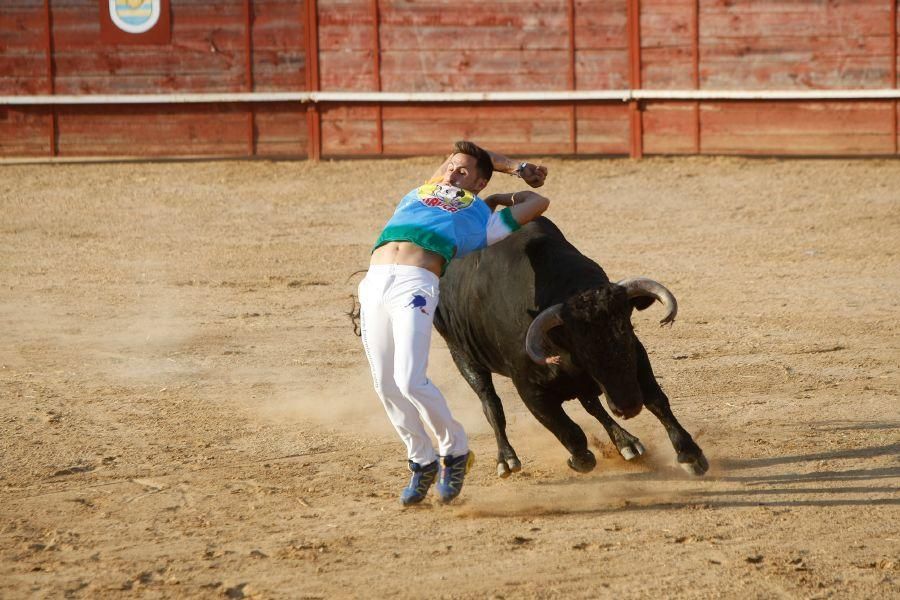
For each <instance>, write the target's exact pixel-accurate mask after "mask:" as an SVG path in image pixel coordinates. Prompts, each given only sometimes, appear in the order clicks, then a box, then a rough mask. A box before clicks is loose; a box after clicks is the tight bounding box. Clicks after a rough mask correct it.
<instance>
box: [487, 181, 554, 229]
mask: <svg viewBox="0 0 900 600" xmlns="http://www.w3.org/2000/svg"><path fill="white" fill-rule="evenodd" d="M484 203H485V204H487V205H488V206H489V207H490V208H491V210H494V208H496V207H497V206H508V207H509V212H510V214H512V216H513V218H514V219H515V220H516V222H517V223H518V224H519V225H524V224H526V223H529V222H531V221H533V220H534V219H536V218H538V217H539V216H541V215H542V214H544V211H545V210H547V207H549V206H550V200H548V199H547V198H545V197H544V196H541V195H540V194H538V193H537V192H532V191H529V190H524V191H521V192H513V193H512V194H492V195H490V196H488V197H487V198H485V199H484Z"/></svg>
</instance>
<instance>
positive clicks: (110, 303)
mask: <svg viewBox="0 0 900 600" xmlns="http://www.w3.org/2000/svg"><path fill="white" fill-rule="evenodd" d="M438 160H439V159H437V158H435V157H432V158H419V159H409V160H384V161H345V162H322V163H320V164H310V163H304V162H264V161H257V162H237V161H220V162H180V163H121V164H54V165H9V164H7V165H3V166H0V256H2V261H0V331H2V343H0V582H2V584H0V586H2V592H0V596H2V597H4V598H26V597H54V598H59V597H64V596H65V597H84V598H107V597H124V596H127V597H132V596H138V597H146V598H181V597H197V598H206V597H216V596H219V597H228V598H241V597H252V598H306V599H314V598H354V597H358V598H378V597H385V596H390V597H400V598H407V597H408V598H419V597H422V598H424V597H428V598H431V597H434V598H438V597H444V598H488V597H492V598H607V597H609V598H612V597H624V598H662V597H670V598H897V597H898V596H900V495H898V489H900V488H898V484H900V460H898V459H900V410H898V407H900V404H898V399H900V392H898V390H900V385H898V384H900V367H898V363H900V337H898V332H900V320H898V315H900V191H898V190H900V161H883V160H820V161H817V160H790V161H782V160H774V159H765V160H746V159H740V158H733V159H732V158H728V159H724V158H689V159H677V160H676V159H648V160H643V161H630V160H577V161H575V160H562V159H546V160H544V161H543V162H544V163H545V164H547V165H548V166H549V168H550V177H549V179H548V182H547V185H546V186H545V187H544V191H545V193H546V195H547V196H549V197H550V198H551V200H552V204H551V207H550V210H549V211H548V213H547V215H548V216H549V217H550V218H551V219H553V220H554V221H555V222H556V223H557V224H558V225H559V226H560V228H561V229H562V230H563V231H564V232H565V233H566V234H567V236H568V237H569V239H570V240H571V241H572V242H573V243H575V244H576V245H577V246H578V247H579V248H580V249H581V250H582V251H583V252H584V253H586V254H587V255H589V256H591V257H593V258H594V259H595V260H597V261H598V262H600V263H601V264H602V265H603V266H604V267H605V269H606V271H607V272H608V273H609V274H610V276H611V277H612V278H613V279H618V278H624V277H627V276H635V275H646V276H650V277H653V278H655V279H657V280H659V281H661V282H663V283H664V284H665V285H667V286H668V287H669V288H670V289H671V290H672V291H673V292H674V293H675V295H676V296H677V297H678V300H679V304H680V312H679V320H678V322H677V323H676V324H675V326H674V327H673V328H670V329H668V328H667V329H660V328H659V327H658V326H657V324H656V323H657V320H658V319H659V318H660V317H661V316H662V309H661V307H660V306H659V305H656V306H655V307H654V308H652V309H651V310H648V311H646V312H643V313H636V314H635V317H634V322H635V325H636V328H637V332H638V335H639V336H640V337H641V339H642V340H643V342H644V344H645V345H646V346H647V348H648V350H649V352H650V357H651V360H652V361H653V364H654V368H655V370H656V372H657V374H658V375H659V378H660V383H661V384H662V386H663V388H664V389H665V390H666V391H667V393H668V395H669V397H670V399H671V401H672V406H673V410H674V411H675V413H676V415H677V416H678V417H679V419H680V420H681V422H682V423H683V424H684V425H685V427H686V428H687V429H688V430H689V431H691V432H692V433H693V434H694V435H695V438H696V439H697V441H698V443H699V444H700V445H701V446H702V447H703V448H704V451H705V453H706V456H707V457H708V458H709V460H710V463H711V469H710V472H709V473H708V474H707V475H706V476H705V477H702V478H693V477H690V476H689V475H687V474H685V473H684V472H683V471H682V470H681V469H679V468H678V467H677V465H676V463H675V456H674V452H673V450H672V448H671V445H670V444H669V443H668V441H667V439H666V437H665V434H664V431H663V429H662V427H661V425H660V424H659V423H658V422H657V421H656V420H655V419H654V418H653V416H652V415H650V414H649V413H647V412H646V411H645V412H644V413H642V414H641V415H639V416H638V417H636V418H634V419H632V420H630V421H627V422H626V423H624V424H625V426H626V427H627V428H628V429H629V431H631V432H632V433H634V434H636V435H638V436H639V437H640V438H641V440H642V441H643V443H644V445H645V446H646V447H647V450H648V453H647V455H645V457H643V458H642V459H641V460H640V461H639V462H636V463H631V462H626V461H624V460H623V459H621V458H619V457H618V456H617V455H615V454H614V453H613V452H612V451H611V450H612V448H611V445H610V444H609V441H608V440H607V438H606V436H605V433H604V432H603V430H602V428H601V427H600V425H599V423H597V422H596V421H592V419H591V418H590V417H589V416H588V415H586V413H585V412H584V411H583V409H581V407H580V406H578V405H575V404H572V405H567V409H568V412H569V414H571V415H572V416H573V418H575V419H576V420H577V421H578V422H579V423H581V424H582V426H583V427H584V428H585V430H586V432H587V433H588V436H589V438H590V439H592V440H593V441H592V445H593V446H595V451H596V453H597V454H598V456H600V457H601V459H600V461H599V464H598V466H597V469H596V470H594V471H593V472H592V473H590V474H587V475H579V474H577V473H575V472H573V471H571V470H569V469H568V467H567V466H566V462H565V460H566V458H567V453H566V451H565V450H564V449H563V447H562V446H561V445H559V443H558V442H557V441H556V440H555V438H553V436H552V435H551V434H550V433H549V432H547V431H546V430H544V429H543V428H541V427H540V425H538V424H537V423H536V421H535V420H534V419H533V418H532V417H531V416H530V415H529V414H528V413H527V411H526V410H525V409H524V407H523V405H522V404H521V401H520V400H519V398H518V397H517V396H516V394H515V392H514V390H513V388H512V386H511V384H510V383H509V382H508V381H507V380H505V379H503V378H497V385H498V392H499V393H500V396H501V397H502V398H503V400H504V405H505V407H506V411H507V416H508V419H509V428H508V430H509V434H510V440H511V442H512V444H513V446H514V447H515V448H516V449H517V451H518V453H519V456H520V457H521V458H522V461H523V471H522V472H521V473H518V474H515V475H513V476H512V477H510V478H509V479H505V480H502V479H499V478H498V477H497V476H496V474H495V462H494V456H495V453H496V447H495V443H494V439H493V435H492V434H491V432H490V429H489V427H488V425H487V422H486V420H485V419H484V417H483V415H482V414H481V408H480V404H479V402H478V400H477V398H476V397H475V395H474V394H473V393H472V392H471V391H470V390H469V388H468V387H467V385H466V384H465V382H464V381H463V380H462V378H461V377H460V376H459V375H458V373H457V372H456V371H455V369H454V367H453V366H452V363H451V361H450V358H449V354H448V352H447V349H446V345H445V344H444V343H443V340H441V339H440V338H439V337H438V336H437V335H435V340H434V343H433V346H434V348H433V352H432V357H431V368H430V373H431V376H432V379H433V380H434V381H435V382H436V383H437V384H438V386H439V387H440V388H441V389H442V390H443V391H444V392H445V394H446V395H447V396H448V399H449V401H450V403H451V406H452V407H453V409H454V411H455V413H456V415H457V418H458V419H459V420H460V421H462V422H463V424H464V425H465V426H466V428H467V429H468V430H469V431H470V432H471V436H472V440H471V443H472V447H473V450H474V451H475V452H476V454H477V456H478V460H477V462H476V465H475V468H474V470H473V472H472V473H471V474H470V477H469V479H468V480H467V483H466V487H465V489H464V491H463V495H462V497H461V498H460V499H459V501H458V502H457V503H456V504H454V505H451V506H446V507H445V506H439V505H437V503H432V502H431V501H430V500H429V501H426V503H425V505H424V506H422V507H417V508H413V509H403V508H402V507H401V506H400V505H399V503H398V501H397V495H398V493H399V491H400V489H401V488H402V487H403V485H404V484H405V482H406V480H407V475H408V474H407V472H406V471H405V456H404V452H403V447H402V445H401V443H400V441H399V439H397V438H396V437H395V434H394V433H393V430H392V429H391V428H390V425H389V424H388V421H387V418H386V417H385V416H384V414H383V410H382V408H381V406H380V404H379V402H378V399H377V397H376V396H375V394H374V391H373V390H372V387H371V382H370V380H369V373H368V367H367V365H366V362H365V357H364V354H363V352H362V347H361V344H360V341H359V339H358V338H357V337H355V336H354V335H353V333H352V330H351V328H350V325H349V320H348V318H347V317H346V316H345V312H346V311H347V310H348V309H349V308H350V294H351V292H353V291H354V289H355V285H356V283H357V282H358V280H359V276H356V277H354V278H352V279H350V280H349V281H348V277H350V275H351V273H353V272H354V271H356V270H358V269H363V268H365V266H366V264H367V255H368V250H369V248H370V245H371V243H372V242H373V241H374V239H375V237H376V236H377V233H378V230H379V228H380V227H381V226H382V225H383V223H384V222H385V221H386V219H387V218H388V216H389V215H390V213H391V212H392V210H393V207H394V206H395V204H396V202H397V200H398V199H399V198H400V196H402V195H403V194H404V193H405V192H406V191H407V190H408V189H410V188H412V187H414V186H415V185H416V184H417V183H419V182H420V181H421V180H423V179H424V178H426V177H427V176H428V175H430V174H431V172H432V170H433V169H434V167H435V165H436V163H437V161H438ZM517 181H518V180H515V179H513V178H510V177H507V176H504V175H499V174H498V175H496V176H495V180H494V182H493V183H492V184H491V186H490V187H489V190H488V191H512V190H515V189H518V186H517V185H516V184H517ZM498 285H502V283H500V284H498ZM498 293H502V287H498Z"/></svg>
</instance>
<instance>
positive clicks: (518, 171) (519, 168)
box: [513, 162, 528, 179]
mask: <svg viewBox="0 0 900 600" xmlns="http://www.w3.org/2000/svg"><path fill="white" fill-rule="evenodd" d="M527 166H528V163H527V162H522V163H519V166H517V167H516V170H515V171H514V172H513V175H515V176H516V177H518V178H519V179H522V171H524V170H525V167H527Z"/></svg>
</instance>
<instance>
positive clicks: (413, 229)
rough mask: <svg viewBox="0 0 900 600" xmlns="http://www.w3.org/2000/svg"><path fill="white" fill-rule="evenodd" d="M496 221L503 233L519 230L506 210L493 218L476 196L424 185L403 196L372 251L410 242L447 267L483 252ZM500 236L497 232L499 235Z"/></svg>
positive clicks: (492, 240) (437, 185) (453, 189)
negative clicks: (470, 254) (457, 260)
mask: <svg viewBox="0 0 900 600" xmlns="http://www.w3.org/2000/svg"><path fill="white" fill-rule="evenodd" d="M493 221H496V222H497V227H493V228H492V231H493V230H498V229H503V230H504V231H505V233H503V234H501V235H500V236H497V235H492V236H491V237H492V238H497V239H501V238H502V237H505V235H508V234H509V233H510V232H512V231H515V230H516V229H518V228H519V224H518V223H517V222H516V221H515V219H514V218H513V216H512V214H511V213H510V212H509V208H504V209H503V210H502V211H500V212H498V213H496V214H495V215H492V213H491V209H490V208H489V207H488V205H487V204H485V203H484V201H483V200H482V199H481V198H479V197H478V196H476V195H475V194H473V193H471V192H468V191H466V190H463V189H460V188H456V187H453V186H449V185H444V184H441V183H426V184H425V185H423V186H421V187H418V188H416V189H414V190H412V191H411V192H409V193H408V194H406V195H405V196H404V197H403V199H402V200H400V204H399V205H398V206H397V209H396V210H395V211H394V214H393V216H392V217H391V218H390V220H389V221H388V223H387V225H385V227H384V230H383V231H382V232H381V235H380V236H379V237H378V241H376V242H375V246H374V248H373V250H374V249H375V248H378V247H379V246H381V245H383V244H386V243H387V242H401V241H402V242H412V243H414V244H416V245H417V246H420V247H422V248H425V249H426V250H430V251H431V252H434V253H436V254H439V255H441V256H442V257H444V260H446V261H447V262H448V263H449V262H450V260H451V259H453V258H455V257H456V258H458V257H461V256H464V255H466V254H468V253H469V252H473V251H475V250H480V249H481V248H484V247H485V246H486V245H488V243H493V242H494V241H497V239H491V240H489V239H488V233H489V231H488V230H489V225H490V224H491V222H493ZM498 233H499V232H498Z"/></svg>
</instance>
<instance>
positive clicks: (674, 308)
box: [616, 277, 678, 325]
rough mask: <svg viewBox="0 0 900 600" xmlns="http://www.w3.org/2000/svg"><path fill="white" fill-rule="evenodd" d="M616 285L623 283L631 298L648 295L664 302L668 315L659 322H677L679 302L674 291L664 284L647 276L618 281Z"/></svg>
mask: <svg viewBox="0 0 900 600" xmlns="http://www.w3.org/2000/svg"><path fill="white" fill-rule="evenodd" d="M616 285H621V286H622V287H623V288H625V291H627V292H628V297H629V298H637V297H638V296H648V297H650V298H656V299H657V300H659V301H660V302H662V304H663V306H665V307H666V316H664V317H663V318H662V320H661V321H660V322H659V324H660V325H671V324H672V323H674V322H675V315H677V314H678V302H677V301H676V300H675V296H673V295H672V292H670V291H669V290H667V289H666V286H664V285H663V284H661V283H659V282H656V281H653V280H652V279H647V278H646V277H634V278H631V279H623V280H622V281H618V282H616Z"/></svg>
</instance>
